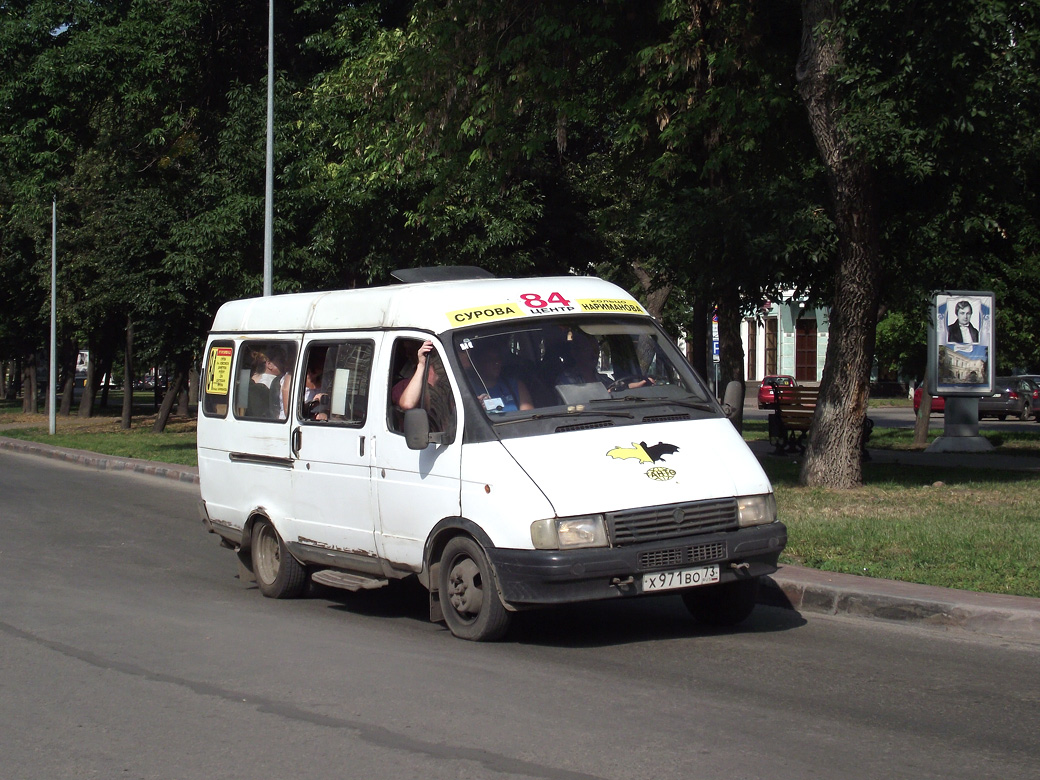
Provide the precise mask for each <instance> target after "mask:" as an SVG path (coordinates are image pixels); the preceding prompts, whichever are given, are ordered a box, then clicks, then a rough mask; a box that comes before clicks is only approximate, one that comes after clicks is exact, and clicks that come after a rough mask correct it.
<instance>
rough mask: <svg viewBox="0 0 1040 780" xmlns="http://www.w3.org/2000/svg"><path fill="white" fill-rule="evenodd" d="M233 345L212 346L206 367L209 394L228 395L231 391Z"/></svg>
mask: <svg viewBox="0 0 1040 780" xmlns="http://www.w3.org/2000/svg"><path fill="white" fill-rule="evenodd" d="M234 352H235V350H234V349H232V348H231V347H212V348H211V349H210V351H209V363H208V365H207V369H206V392H207V393H208V394H209V395H227V394H228V393H229V392H231V357H232V355H234Z"/></svg>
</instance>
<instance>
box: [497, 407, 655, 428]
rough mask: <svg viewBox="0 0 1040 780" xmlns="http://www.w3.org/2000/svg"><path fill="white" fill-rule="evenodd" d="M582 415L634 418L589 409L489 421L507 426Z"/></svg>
mask: <svg viewBox="0 0 1040 780" xmlns="http://www.w3.org/2000/svg"><path fill="white" fill-rule="evenodd" d="M582 415H592V416H593V417H627V418H628V419H630V420H631V419H633V418H634V417H635V415H634V414H632V413H631V412H607V411H593V410H591V409H572V410H570V411H568V412H545V413H539V414H530V415H527V416H525V417H512V418H510V419H508V420H494V419H493V420H491V424H492V425H508V424H510V423H518V422H527V421H528V420H548V419H550V418H553V417H581V416H582Z"/></svg>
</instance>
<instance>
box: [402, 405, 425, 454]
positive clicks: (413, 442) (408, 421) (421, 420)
mask: <svg viewBox="0 0 1040 780" xmlns="http://www.w3.org/2000/svg"><path fill="white" fill-rule="evenodd" d="M404 440H405V442H406V443H407V444H408V449H410V450H425V449H426V448H427V447H429V446H430V417H429V415H427V414H426V410H425V409H421V408H416V409H408V410H407V411H406V412H405V413H404Z"/></svg>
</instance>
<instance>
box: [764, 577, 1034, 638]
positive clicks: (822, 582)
mask: <svg viewBox="0 0 1040 780" xmlns="http://www.w3.org/2000/svg"><path fill="white" fill-rule="evenodd" d="M759 602H760V603H762V604H766V605H769V606H775V607H783V608H786V609H793V610H796V611H799V612H816V613H823V614H828V615H846V616H849V617H868V618H873V619H878V620H891V621H898V622H904V623H916V624H920V625H923V626H929V627H936V628H945V629H961V630H965V631H970V632H973V633H979V634H988V635H993V636H1001V637H1005V638H1009V639H1019V640H1028V641H1033V642H1035V641H1037V640H1038V639H1040V599H1035V598H1029V597H1026V596H1009V595H1002V594H996V593H976V592H974V591H965V590H956V589H954V588H939V587H935V586H932V585H915V584H912V583H906V582H897V581H895V580H881V579H874V578H872V577H861V576H857V575H855V574H839V573H835V572H826V571H819V570H816V569H804V568H800V567H798V566H781V567H780V569H779V570H778V571H777V572H776V574H774V575H773V576H771V577H767V578H765V579H764V580H763V587H762V589H761V592H760V596H759Z"/></svg>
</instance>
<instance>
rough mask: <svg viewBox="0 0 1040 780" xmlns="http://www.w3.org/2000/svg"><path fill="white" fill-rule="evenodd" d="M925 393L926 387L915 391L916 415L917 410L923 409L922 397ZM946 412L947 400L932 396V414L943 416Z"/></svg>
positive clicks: (939, 396)
mask: <svg viewBox="0 0 1040 780" xmlns="http://www.w3.org/2000/svg"><path fill="white" fill-rule="evenodd" d="M923 393H924V387H923V386H922V387H918V388H917V389H916V390H914V414H917V410H918V409H920V408H921V395H922V394H923ZM945 411H946V399H945V398H943V397H942V396H941V395H933V396H932V414H942V413H943V412H945Z"/></svg>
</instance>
